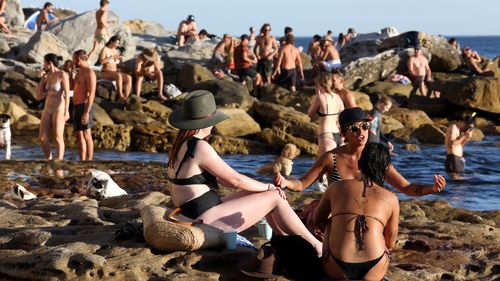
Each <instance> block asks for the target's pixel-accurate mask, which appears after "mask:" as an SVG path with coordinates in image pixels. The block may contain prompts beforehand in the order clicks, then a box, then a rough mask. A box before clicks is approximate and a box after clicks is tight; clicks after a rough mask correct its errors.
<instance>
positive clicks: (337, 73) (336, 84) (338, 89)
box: [332, 68, 357, 108]
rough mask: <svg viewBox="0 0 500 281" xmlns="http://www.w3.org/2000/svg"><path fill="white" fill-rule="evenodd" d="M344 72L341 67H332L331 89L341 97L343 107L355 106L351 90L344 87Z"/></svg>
mask: <svg viewBox="0 0 500 281" xmlns="http://www.w3.org/2000/svg"><path fill="white" fill-rule="evenodd" d="M344 77H345V72H344V69H343V68H334V69H332V80H333V91H334V92H335V93H337V94H339V96H340V97H341V98H342V101H343V102H344V107H345V108H353V107H356V106H357V105H356V99H355V98H354V95H353V94H352V92H351V91H350V90H349V89H347V88H345V87H344Z"/></svg>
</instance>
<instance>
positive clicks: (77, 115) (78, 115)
mask: <svg viewBox="0 0 500 281" xmlns="http://www.w3.org/2000/svg"><path fill="white" fill-rule="evenodd" d="M73 109H74V110H73V129H74V130H75V131H84V130H86V129H90V128H92V126H93V125H94V122H93V120H92V119H93V117H94V110H93V109H91V110H90V113H89V123H87V124H82V117H83V113H84V111H85V104H84V103H80V104H75V105H74V106H73Z"/></svg>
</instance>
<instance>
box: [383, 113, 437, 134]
mask: <svg viewBox="0 0 500 281" xmlns="http://www.w3.org/2000/svg"><path fill="white" fill-rule="evenodd" d="M388 115H389V116H391V117H392V118H394V119H396V120H398V121H400V122H401V123H402V124H403V125H404V126H405V128H407V129H410V130H414V129H417V128H418V127H420V126H421V125H423V124H432V120H431V119H430V118H429V116H427V114H426V113H425V112H423V111H421V110H411V109H407V108H396V109H394V110H391V111H390V112H389V113H388Z"/></svg>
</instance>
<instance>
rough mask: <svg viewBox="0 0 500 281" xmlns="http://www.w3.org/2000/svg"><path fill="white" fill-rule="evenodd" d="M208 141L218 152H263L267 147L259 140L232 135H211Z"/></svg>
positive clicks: (267, 151)
mask: <svg viewBox="0 0 500 281" xmlns="http://www.w3.org/2000/svg"><path fill="white" fill-rule="evenodd" d="M208 142H209V143H210V145H211V146H212V147H213V149H214V150H215V151H217V153H219V154H263V153H269V147H268V146H267V145H265V144H263V143H261V142H258V141H253V140H246V139H240V138H234V137H227V136H219V135H212V136H210V137H209V138H208Z"/></svg>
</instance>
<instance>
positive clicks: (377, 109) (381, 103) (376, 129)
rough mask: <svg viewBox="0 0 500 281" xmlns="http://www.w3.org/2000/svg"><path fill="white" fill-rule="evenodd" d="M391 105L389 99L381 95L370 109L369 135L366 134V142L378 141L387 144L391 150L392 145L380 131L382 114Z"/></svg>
mask: <svg viewBox="0 0 500 281" xmlns="http://www.w3.org/2000/svg"><path fill="white" fill-rule="evenodd" d="M391 107H392V101H391V99H390V98H389V97H388V96H386V95H382V96H381V97H380V98H379V100H378V101H377V103H376V104H375V106H374V107H373V109H372V110H371V111H370V117H371V118H372V121H371V122H370V135H369V136H368V142H380V143H383V144H387V147H388V148H389V151H392V150H393V149H394V146H393V145H392V143H391V142H390V141H389V140H388V139H387V138H386V137H385V135H384V134H383V133H382V125H383V124H382V114H384V113H386V112H388V111H389V110H390V109H391Z"/></svg>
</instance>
